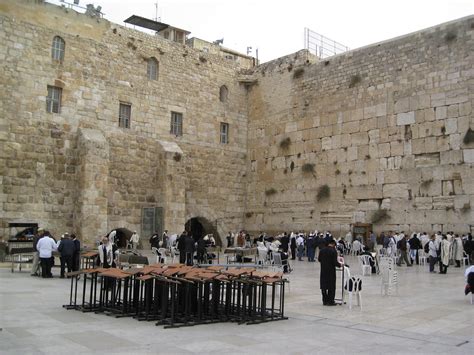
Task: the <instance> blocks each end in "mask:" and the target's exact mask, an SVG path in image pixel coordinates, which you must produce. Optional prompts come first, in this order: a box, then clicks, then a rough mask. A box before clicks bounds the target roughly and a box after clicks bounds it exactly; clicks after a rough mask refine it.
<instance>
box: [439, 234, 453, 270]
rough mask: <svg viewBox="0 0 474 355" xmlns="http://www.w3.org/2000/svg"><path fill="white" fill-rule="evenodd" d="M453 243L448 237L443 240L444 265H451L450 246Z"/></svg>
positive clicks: (442, 258) (442, 259)
mask: <svg viewBox="0 0 474 355" xmlns="http://www.w3.org/2000/svg"><path fill="white" fill-rule="evenodd" d="M450 246H451V243H449V242H448V241H447V240H446V239H443V240H442V241H441V262H442V263H443V265H449V247H450Z"/></svg>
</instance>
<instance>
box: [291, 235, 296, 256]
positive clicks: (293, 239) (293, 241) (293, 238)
mask: <svg viewBox="0 0 474 355" xmlns="http://www.w3.org/2000/svg"><path fill="white" fill-rule="evenodd" d="M290 249H291V260H295V259H296V235H295V234H293V233H291V236H290Z"/></svg>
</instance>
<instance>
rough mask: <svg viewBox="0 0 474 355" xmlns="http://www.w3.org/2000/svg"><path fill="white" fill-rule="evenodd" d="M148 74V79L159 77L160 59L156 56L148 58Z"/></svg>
mask: <svg viewBox="0 0 474 355" xmlns="http://www.w3.org/2000/svg"><path fill="white" fill-rule="evenodd" d="M146 76H147V77H148V80H157V79H158V61H157V60H156V59H155V58H150V59H148V62H147V66H146Z"/></svg>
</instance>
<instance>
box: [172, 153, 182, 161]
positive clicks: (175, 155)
mask: <svg viewBox="0 0 474 355" xmlns="http://www.w3.org/2000/svg"><path fill="white" fill-rule="evenodd" d="M173 159H174V161H176V162H179V161H181V154H179V153H174V155H173Z"/></svg>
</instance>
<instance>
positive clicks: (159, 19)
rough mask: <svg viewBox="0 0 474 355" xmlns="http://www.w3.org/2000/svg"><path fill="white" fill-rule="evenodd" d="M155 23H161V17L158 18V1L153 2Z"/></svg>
mask: <svg viewBox="0 0 474 355" xmlns="http://www.w3.org/2000/svg"><path fill="white" fill-rule="evenodd" d="M155 21H157V22H158V21H161V17H158V1H157V2H155Z"/></svg>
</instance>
